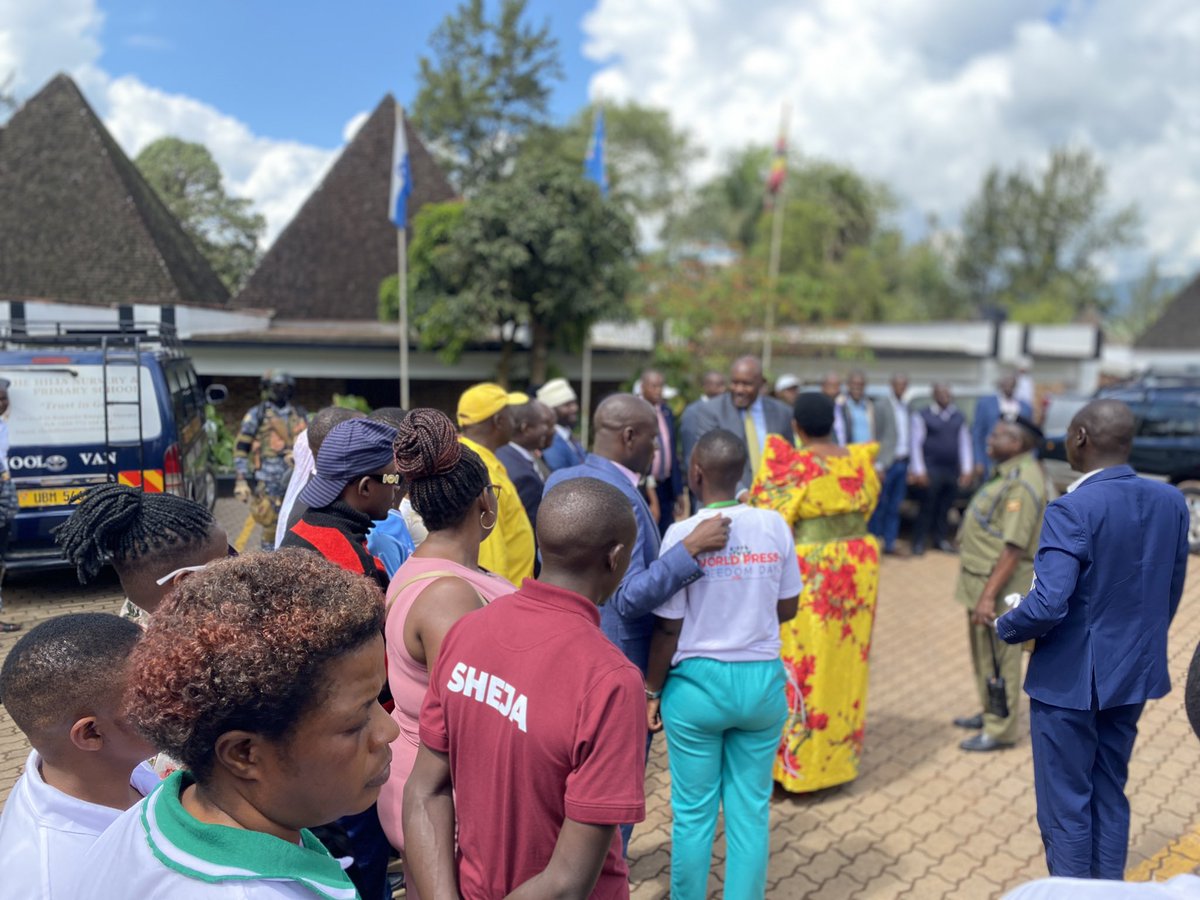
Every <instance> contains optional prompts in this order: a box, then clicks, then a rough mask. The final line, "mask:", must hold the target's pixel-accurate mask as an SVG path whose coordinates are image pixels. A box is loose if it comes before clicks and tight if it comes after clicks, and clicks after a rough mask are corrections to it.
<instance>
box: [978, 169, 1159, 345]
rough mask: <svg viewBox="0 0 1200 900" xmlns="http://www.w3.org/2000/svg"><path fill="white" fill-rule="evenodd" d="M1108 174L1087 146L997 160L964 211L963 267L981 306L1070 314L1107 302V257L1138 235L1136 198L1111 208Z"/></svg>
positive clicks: (1048, 317) (1022, 315)
mask: <svg viewBox="0 0 1200 900" xmlns="http://www.w3.org/2000/svg"><path fill="white" fill-rule="evenodd" d="M1107 187H1108V186H1107V175H1106V173H1105V170H1104V167H1103V166H1102V165H1101V164H1100V163H1099V162H1097V161H1096V160H1095V159H1094V158H1093V157H1092V155H1091V153H1090V152H1089V151H1087V150H1065V149H1060V150H1056V151H1054V152H1053V153H1052V154H1051V156H1050V160H1049V162H1048V164H1047V165H1046V167H1045V169H1044V170H1043V171H1042V172H1040V173H1034V174H1030V173H1028V172H1026V171H1025V170H1023V169H1019V168H1018V169H1014V170H1012V171H1010V172H1003V171H1001V170H1000V169H998V168H992V169H991V170H990V171H989V172H988V173H987V174H986V175H985V176H984V179H983V183H982V185H981V186H980V189H979V194H978V196H977V197H976V198H975V199H974V200H973V201H972V202H971V204H970V205H969V206H968V207H967V210H966V213H965V214H964V216H963V223H962V239H961V243H960V245H959V248H958V253H957V259H956V263H955V272H956V275H957V277H958V279H959V280H960V282H961V283H962V284H963V286H964V288H965V289H966V291H967V294H968V296H969V297H970V299H971V301H972V302H973V303H974V304H975V305H976V307H977V308H978V309H980V310H983V309H986V308H989V307H991V308H998V309H1003V310H1005V311H1006V312H1007V313H1008V314H1009V315H1010V316H1011V317H1013V318H1014V319H1017V320H1020V321H1068V320H1070V319H1072V318H1074V317H1076V316H1078V315H1079V314H1080V313H1083V312H1085V311H1087V310H1101V309H1103V308H1104V307H1105V306H1106V304H1107V297H1106V292H1105V288H1104V278H1103V277H1102V275H1101V272H1100V260H1101V259H1102V258H1103V257H1104V255H1105V254H1107V253H1110V252H1112V251H1115V250H1119V249H1121V248H1124V247H1128V246H1131V245H1132V244H1134V243H1135V240H1136V237H1137V230H1138V222H1139V216H1138V211H1137V208H1136V207H1135V206H1127V207H1124V208H1122V209H1119V210H1117V211H1115V212H1111V213H1109V212H1106V206H1107Z"/></svg>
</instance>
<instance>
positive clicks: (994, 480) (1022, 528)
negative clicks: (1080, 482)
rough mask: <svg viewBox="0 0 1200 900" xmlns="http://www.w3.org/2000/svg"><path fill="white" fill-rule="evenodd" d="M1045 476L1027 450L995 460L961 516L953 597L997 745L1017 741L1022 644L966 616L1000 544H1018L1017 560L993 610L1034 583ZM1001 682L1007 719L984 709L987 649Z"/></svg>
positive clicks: (986, 725)
mask: <svg viewBox="0 0 1200 900" xmlns="http://www.w3.org/2000/svg"><path fill="white" fill-rule="evenodd" d="M1047 500H1048V498H1047V492H1046V479H1045V477H1044V476H1043V475H1042V468H1041V465H1040V464H1039V463H1038V461H1037V459H1035V458H1034V455H1033V453H1032V452H1027V453H1021V454H1018V455H1017V456H1014V457H1013V458H1012V459H1009V460H1006V461H1004V462H1002V463H999V464H998V465H997V466H996V467H995V468H994V469H993V470H992V475H991V478H990V479H989V480H988V481H987V482H986V483H985V484H984V485H983V487H981V488H980V489H979V490H978V491H976V492H975V496H974V497H972V498H971V504H970V506H968V507H967V510H966V512H965V513H964V514H963V520H962V527H961V529H960V530H959V534H958V539H959V544H960V548H961V549H960V553H961V555H960V559H961V561H962V568H961V570H960V571H959V575H958V585H957V587H956V589H955V593H954V596H955V599H956V600H958V602H959V603H961V604H963V606H965V607H966V608H967V629H968V632H969V635H970V640H971V644H970V646H971V660H972V662H973V663H974V667H975V681H976V685H977V687H978V690H979V700H980V703H981V704H982V706H983V709H984V714H983V733H984V734H986V735H988V736H989V737H992V738H994V739H995V740H996V741H997V742H999V743H1001V744H1012V743H1015V742H1016V740H1017V703H1018V701H1019V699H1020V695H1021V646H1020V645H1019V644H1016V645H1014V644H1006V643H1005V642H1004V641H1002V640H1000V639H999V638H997V637H996V636H995V634H994V629H992V628H990V627H987V626H983V625H974V624H972V623H971V620H970V615H971V612H972V611H973V610H974V609H975V605H976V604H977V603H978V602H979V597H980V595H982V594H983V588H984V585H986V584H987V580H988V578H990V577H991V574H992V570H993V569H994V568H995V567H996V563H998V562H999V561H1000V556H1001V554H1002V553H1003V552H1004V547H1005V545H1007V544H1011V545H1013V546H1014V547H1020V548H1021V561H1020V562H1019V563H1018V564H1017V568H1016V570H1015V571H1014V572H1013V574H1012V577H1011V578H1009V580H1008V583H1007V584H1004V585H1002V586H1001V588H1000V590H999V591H998V592H997V595H996V614H997V615H1000V614H1001V613H1003V612H1004V611H1005V607H1004V598H1005V597H1007V596H1008V595H1009V594H1025V593H1027V592H1028V591H1029V587H1030V585H1031V584H1032V583H1033V557H1034V554H1035V553H1037V548H1038V537H1039V536H1040V534H1041V531H1042V516H1043V514H1044V513H1045V512H1046V503H1047ZM993 648H995V651H996V660H997V661H998V662H999V664H1000V674H1001V675H1002V676H1003V677H1004V679H1005V681H1006V685H1005V687H1006V688H1007V691H1006V693H1007V697H1008V717H1007V718H1004V719H1001V718H1000V717H998V716H994V715H992V714H991V713H989V712H987V711H986V710H987V680H988V678H989V677H991V676H992V674H993V673H994V671H995V667H994V665H993V662H992V649H993Z"/></svg>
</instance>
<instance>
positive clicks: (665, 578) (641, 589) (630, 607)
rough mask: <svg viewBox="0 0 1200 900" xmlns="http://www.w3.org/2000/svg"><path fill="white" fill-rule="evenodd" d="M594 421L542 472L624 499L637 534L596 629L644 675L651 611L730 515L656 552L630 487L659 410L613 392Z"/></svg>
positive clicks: (645, 466) (720, 535) (717, 540)
mask: <svg viewBox="0 0 1200 900" xmlns="http://www.w3.org/2000/svg"><path fill="white" fill-rule="evenodd" d="M593 425H594V427H595V433H596V436H595V438H594V440H593V442H592V448H593V452H591V453H589V454H588V455H587V459H585V460H584V462H583V465H579V466H571V467H570V468H567V469H559V470H557V471H555V472H552V473H551V474H550V477H549V478H547V479H546V493H549V492H550V490H551V489H552V488H553V487H554V486H555V485H556V484H560V483H562V482H564V481H566V480H568V479H570V478H596V479H599V480H600V481H604V482H607V483H608V484H611V485H613V486H614V487H616V488H617V489H618V490H620V491H621V493H622V494H624V495H625V496H626V497H627V498H628V499H629V503H630V505H631V506H632V507H633V515H634V518H635V519H636V520H637V541H636V542H635V543H634V545H633V553H632V554H631V556H630V559H629V568H628V569H627V570H626V572H625V577H624V578H622V579H621V583H620V585H618V587H617V590H616V592H614V593H613V595H612V596H611V597H609V598H608V599H607V600H606V601H604V603H603V604H602V605H601V607H600V628H601V629H602V630H603V631H604V633H605V634H606V635H608V638H609V640H611V641H612V642H613V643H614V644H616V645H617V646H618V647H620V648H621V651H622V652H623V653H624V654H625V656H626V657H627V658H628V659H629V661H630V662H632V663H633V664H634V665H635V666H637V667H638V668H639V669H641V670H642V675H643V676H644V675H645V674H646V665H647V663H648V662H649V658H650V639H651V637H652V636H653V633H654V625H655V619H654V610H656V609H658V607H660V606H662V605H663V604H664V603H666V602H667V601H668V600H670V599H671V597H673V596H674V595H675V594H676V592H678V591H679V590H680V589H681V588H683V587H684V586H686V585H689V584H691V583H692V582H693V581H695V580H696V579H697V578H700V577H702V576H703V574H704V572H703V571H702V570H701V568H700V564H699V563H698V562H697V561H696V557H697V556H698V555H699V554H701V553H706V552H708V551H710V550H720V549H722V548H723V547H724V546H725V544H726V543H727V542H728V540H729V518H728V517H727V516H714V517H713V518H711V519H705V520H704V521H703V522H701V523H700V524H699V525H698V526H697V527H696V529H695V530H694V531H693V532H692V533H691V534H689V535H688V536H687V537H686V538H684V540H683V541H682V542H681V543H679V544H676V545H675V546H674V547H672V548H670V549H669V550H668V551H667V552H666V553H664V554H663V555H662V556H661V557H660V556H659V546H660V543H659V533H658V523H657V522H655V521H654V517H653V516H651V515H650V507H649V506H648V505H647V504H646V501H645V500H643V499H642V495H641V494H640V493H639V492H638V489H637V484H638V482H639V481H640V480H641V479H642V478H643V477H645V475H647V474H648V473H649V471H650V466H651V464H652V463H653V461H654V450H655V448H656V447H657V446H658V416H657V415H655V413H654V408H653V407H651V406H650V404H649V403H647V402H646V401H645V400H643V399H642V398H641V397H635V396H634V395H633V394H613V395H612V396H611V397H607V398H605V399H604V401H603V402H602V403H601V404H600V405H599V406H598V407H597V408H596V416H595V418H594V419H593ZM646 746H647V748H648V747H649V744H648V743H647V745H646ZM632 831H633V826H632V825H622V826H621V840H622V843H623V844H624V846H625V847H626V848H628V846H629V835H630V834H631V833H632Z"/></svg>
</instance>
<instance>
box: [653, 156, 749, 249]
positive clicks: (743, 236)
mask: <svg viewBox="0 0 1200 900" xmlns="http://www.w3.org/2000/svg"><path fill="white" fill-rule="evenodd" d="M770 164H771V151H770V150H769V149H767V148H766V147H747V148H745V149H743V150H741V151H739V152H738V153H736V154H734V155H733V156H731V157H730V158H729V159H728V160H727V162H726V165H725V167H724V169H723V170H722V171H721V172H719V173H718V174H717V175H716V176H714V177H713V178H711V179H709V180H708V181H706V182H705V183H704V184H702V185H701V186H700V188H699V189H698V190H697V191H696V196H695V201H694V202H693V203H692V204H691V206H690V207H689V208H688V209H687V210H685V211H684V213H683V214H682V215H681V216H680V218H679V220H678V221H677V222H676V223H674V228H673V235H672V236H673V237H674V238H676V239H677V240H680V241H696V242H699V243H702V244H715V243H720V244H727V245H729V246H731V247H734V248H737V249H750V248H751V247H752V246H753V245H754V243H755V241H756V240H757V239H758V237H759V230H758V224H759V220H760V219H761V218H762V213H763V196H764V194H763V192H764V185H765V183H766V177H767V169H768V167H769V166H770Z"/></svg>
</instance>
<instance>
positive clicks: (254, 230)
mask: <svg viewBox="0 0 1200 900" xmlns="http://www.w3.org/2000/svg"><path fill="white" fill-rule="evenodd" d="M134 163H135V165H137V167H138V169H139V170H140V171H141V173H142V176H143V177H144V178H145V179H146V181H147V182H149V183H150V186H151V187H153V188H154V190H155V192H156V193H157V194H158V196H159V198H160V199H161V200H162V201H163V203H164V204H166V207H167V209H169V210H170V211H171V212H172V213H173V214H174V215H175V218H177V219H178V220H179V224H180V225H182V226H183V230H184V231H185V232H187V234H188V236H190V237H191V238H192V240H193V241H195V242H196V246H197V247H199V248H200V252H201V253H203V254H204V256H205V258H207V259H208V261H209V263H211V264H212V267H213V269H214V270H216V273H217V275H219V276H220V278H221V280H222V281H223V282H225V286H226V287H228V288H229V289H230V290H231V291H232V290H236V289H237V288H238V287H240V286H241V284H242V283H243V282H244V281H245V280H246V277H247V276H248V275H249V274H250V272H251V270H253V268H254V266H255V264H256V263H257V262H258V258H259V247H258V241H259V238H261V237H262V233H263V231H264V230H265V229H266V227H267V222H266V219H264V218H263V217H262V216H261V215H260V214H258V213H256V212H254V211H253V210H252V209H251V204H250V201H249V200H245V199H239V198H236V197H230V196H229V195H228V194H226V193H225V186H224V184H223V183H222V178H221V170H220V168H219V167H218V166H217V163H216V161H215V160H214V159H213V158H212V154H211V153H209V152H208V149H207V148H206V147H205V146H204V145H203V144H195V143H190V142H188V141H183V140H180V139H179V138H175V137H165V138H159V139H158V140H157V141H154V142H153V143H151V144H149V145H147V146H146V147H145V148H144V149H143V150H142V152H141V153H139V154H138V156H137V159H136V160H134Z"/></svg>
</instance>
